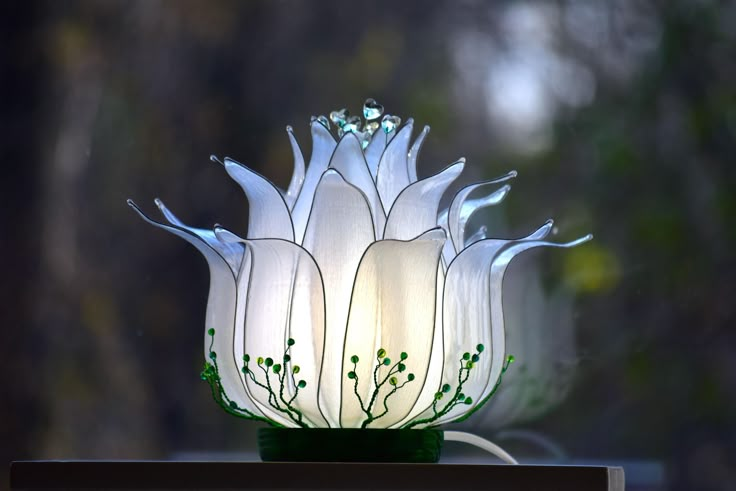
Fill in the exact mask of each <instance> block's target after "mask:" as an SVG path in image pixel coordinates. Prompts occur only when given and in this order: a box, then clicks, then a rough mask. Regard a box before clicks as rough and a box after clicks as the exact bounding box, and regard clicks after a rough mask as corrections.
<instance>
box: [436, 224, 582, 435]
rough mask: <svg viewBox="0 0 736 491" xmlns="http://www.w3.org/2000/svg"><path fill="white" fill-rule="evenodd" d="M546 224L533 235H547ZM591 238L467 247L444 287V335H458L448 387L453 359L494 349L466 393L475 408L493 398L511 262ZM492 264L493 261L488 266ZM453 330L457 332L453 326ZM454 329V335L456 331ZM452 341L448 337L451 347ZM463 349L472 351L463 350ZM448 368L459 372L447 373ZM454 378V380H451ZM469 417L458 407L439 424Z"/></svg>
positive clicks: (484, 243) (449, 350)
mask: <svg viewBox="0 0 736 491" xmlns="http://www.w3.org/2000/svg"><path fill="white" fill-rule="evenodd" d="M547 229H548V227H547V224H545V226H543V227H542V228H541V229H540V230H538V231H537V232H535V234H532V236H530V237H535V236H537V235H539V234H540V231H543V230H544V231H545V233H546V231H547ZM591 238H592V236H586V237H583V238H581V239H578V240H575V241H572V242H568V243H565V244H556V243H553V242H546V241H541V240H535V239H532V240H529V239H522V240H518V241H499V240H495V239H487V240H483V241H480V242H477V243H476V244H473V245H472V246H470V247H468V248H467V249H466V250H465V251H463V252H462V253H461V254H460V255H458V256H457V258H456V259H455V261H454V262H453V263H452V264H451V265H450V268H449V269H448V272H447V280H446V283H445V302H444V308H445V311H444V316H443V320H444V322H445V333H446V334H447V332H448V331H453V332H454V336H453V337H452V339H451V342H450V343H446V344H445V347H446V353H447V356H446V358H445V367H446V368H445V381H446V383H450V382H449V381H450V380H453V379H456V375H457V368H459V363H458V361H457V360H455V365H454V366H453V365H452V364H451V363H452V362H453V360H452V358H453V357H454V356H455V354H457V353H462V352H463V351H471V350H472V346H474V345H475V341H474V340H475V339H480V340H479V341H478V342H479V343H482V344H484V345H485V346H486V347H490V350H489V352H488V354H487V355H485V356H481V357H480V360H479V361H478V363H476V365H475V367H474V369H473V370H472V371H471V373H470V377H469V379H468V381H467V382H466V384H465V386H464V389H463V390H464V392H465V393H466V394H468V395H470V396H471V397H473V398H474V400H475V401H476V403H480V402H482V401H483V400H484V399H485V398H486V397H488V396H489V395H490V394H491V392H492V390H493V387H494V386H495V384H496V382H497V381H498V378H499V376H500V375H501V371H502V368H503V365H504V362H505V331H504V318H503V300H502V292H503V277H504V274H505V273H506V268H507V267H508V265H509V263H510V262H511V260H512V259H513V258H514V257H515V256H516V255H518V254H520V253H521V252H524V251H526V250H528V249H531V248H533V247H541V246H547V247H574V246H576V245H578V244H581V243H583V242H587V241H588V240H590V239H591ZM489 258H492V259H490V260H489ZM453 325H454V326H453ZM449 326H453V327H454V329H453V328H452V327H449ZM448 337H450V336H447V335H446V336H445V340H446V341H447V339H448ZM463 343H472V346H468V347H462V346H461V344H463ZM447 367H457V368H453V370H450V371H449V373H448V370H447ZM448 375H449V377H448ZM464 412H467V409H466V408H463V407H462V406H459V407H458V408H457V409H455V410H453V411H451V412H450V413H448V415H447V416H445V417H444V418H441V419H440V420H439V421H438V422H439V423H443V422H447V421H451V420H453V419H455V418H457V417H458V416H459V415H461V414H462V413H464Z"/></svg>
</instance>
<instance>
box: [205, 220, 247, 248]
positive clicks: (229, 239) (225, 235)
mask: <svg viewBox="0 0 736 491" xmlns="http://www.w3.org/2000/svg"><path fill="white" fill-rule="evenodd" d="M212 231H213V232H214V233H215V237H216V238H217V240H219V241H220V242H224V243H228V244H235V243H241V242H244V241H245V240H244V239H241V238H240V237H238V235H237V234H235V233H233V232H231V231H229V230H228V229H226V228H225V227H223V226H222V225H220V224H219V223H216V224H215V225H214V227H212Z"/></svg>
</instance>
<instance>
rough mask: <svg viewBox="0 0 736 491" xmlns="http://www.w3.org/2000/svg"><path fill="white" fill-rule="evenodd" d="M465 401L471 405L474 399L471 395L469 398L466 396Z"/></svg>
mask: <svg viewBox="0 0 736 491" xmlns="http://www.w3.org/2000/svg"><path fill="white" fill-rule="evenodd" d="M463 402H465V404H467V405H468V406H469V405H471V404H473V399H471V398H470V397H467V398H465V401H463Z"/></svg>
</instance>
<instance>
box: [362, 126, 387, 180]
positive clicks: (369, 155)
mask: <svg viewBox="0 0 736 491" xmlns="http://www.w3.org/2000/svg"><path fill="white" fill-rule="evenodd" d="M387 143H388V135H386V133H385V132H383V131H382V130H378V131H376V132H375V133H373V136H372V137H371V141H370V142H369V143H368V146H367V147H366V148H365V161H366V163H367V164H368V170H369V171H370V172H371V177H373V181H375V180H376V172H377V171H378V162H379V161H380V160H381V155H383V151H384V150H386V144H387Z"/></svg>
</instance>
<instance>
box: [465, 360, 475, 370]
mask: <svg viewBox="0 0 736 491" xmlns="http://www.w3.org/2000/svg"><path fill="white" fill-rule="evenodd" d="M473 366H474V365H473V362H472V361H469V362H467V363H466V364H465V368H467V369H468V370H470V369H471V368H473Z"/></svg>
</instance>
